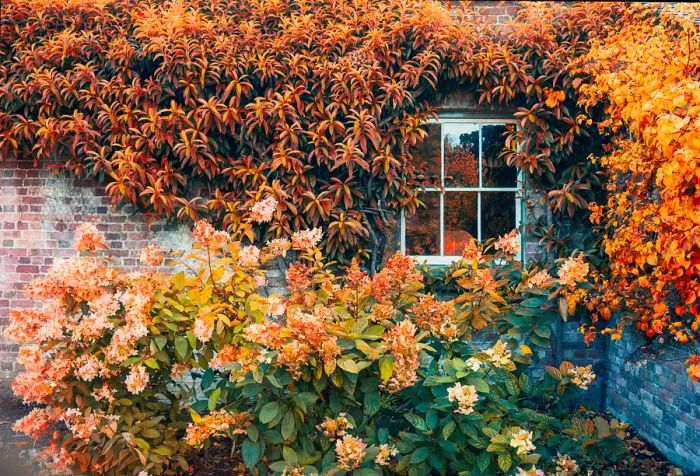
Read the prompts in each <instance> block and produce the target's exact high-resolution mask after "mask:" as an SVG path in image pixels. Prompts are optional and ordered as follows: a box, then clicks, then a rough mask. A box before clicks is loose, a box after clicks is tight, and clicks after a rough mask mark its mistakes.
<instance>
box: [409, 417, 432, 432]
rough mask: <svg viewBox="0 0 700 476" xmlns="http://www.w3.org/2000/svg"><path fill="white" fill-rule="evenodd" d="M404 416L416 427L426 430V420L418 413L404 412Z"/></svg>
mask: <svg viewBox="0 0 700 476" xmlns="http://www.w3.org/2000/svg"><path fill="white" fill-rule="evenodd" d="M404 418H405V419H406V420H408V422H409V423H410V424H411V425H413V426H414V427H416V429H418V430H421V431H426V430H427V429H428V427H427V426H426V424H425V420H423V419H422V418H421V417H419V416H418V415H414V414H412V413H406V414H404Z"/></svg>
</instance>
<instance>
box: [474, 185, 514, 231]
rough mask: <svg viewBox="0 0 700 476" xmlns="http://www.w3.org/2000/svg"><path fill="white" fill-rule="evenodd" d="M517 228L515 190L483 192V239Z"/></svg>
mask: <svg viewBox="0 0 700 476" xmlns="http://www.w3.org/2000/svg"><path fill="white" fill-rule="evenodd" d="M513 228H515V192H481V239H482V240H486V239H488V238H497V237H499V236H501V235H504V234H506V233H508V232H509V231H511V230H512V229H513Z"/></svg>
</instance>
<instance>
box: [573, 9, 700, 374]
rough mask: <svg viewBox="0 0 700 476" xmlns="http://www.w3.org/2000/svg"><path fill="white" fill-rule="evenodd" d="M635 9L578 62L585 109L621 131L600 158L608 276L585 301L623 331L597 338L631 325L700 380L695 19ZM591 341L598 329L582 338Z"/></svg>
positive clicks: (692, 14)
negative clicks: (680, 351) (674, 353)
mask: <svg viewBox="0 0 700 476" xmlns="http://www.w3.org/2000/svg"><path fill="white" fill-rule="evenodd" d="M683 8H684V9H683V10H679V9H678V8H677V7H674V8H667V9H664V10H662V11H660V12H656V11H654V10H650V9H647V8H638V9H635V10H633V11H631V12H630V15H631V18H630V21H627V22H625V26H624V28H622V29H620V30H619V31H617V32H616V33H615V34H613V35H610V36H609V37H607V38H606V39H605V41H602V42H599V43H597V44H596V45H595V46H594V47H593V48H592V50H591V51H590V52H589V53H588V55H587V56H586V57H584V58H582V59H581V61H580V66H581V69H582V70H584V71H587V72H588V73H590V74H591V79H590V81H589V82H587V84H586V85H585V86H583V87H582V91H584V93H585V94H584V98H585V100H584V102H583V103H584V104H585V105H586V106H593V105H598V104H601V103H604V104H605V105H606V112H607V117H606V119H605V120H604V121H603V122H601V123H600V127H601V128H608V129H609V130H611V131H612V132H616V131H618V130H626V131H628V132H629V136H627V137H626V138H625V137H624V136H623V138H621V139H619V141H617V142H616V143H615V147H614V150H613V151H612V152H611V153H610V154H608V155H605V156H604V157H602V158H601V159H600V163H601V164H602V165H603V166H604V167H605V169H606V171H607V174H608V176H609V181H608V184H607V187H606V188H607V192H608V199H607V202H604V203H603V204H602V205H593V206H592V210H593V213H592V214H591V221H592V222H593V223H594V224H596V225H599V227H600V231H601V233H602V235H603V244H602V246H603V250H604V251H605V254H606V255H607V256H608V258H609V269H607V270H605V271H607V272H606V273H604V274H601V275H600V276H599V279H598V280H597V283H596V287H595V288H594V290H593V291H592V292H591V295H590V296H589V299H588V307H589V309H590V310H591V311H593V320H594V322H595V321H598V320H599V319H600V320H602V321H607V320H609V319H610V317H611V314H612V313H611V309H612V310H621V311H624V313H623V314H624V315H623V319H622V322H621V323H619V324H616V325H615V326H613V327H606V328H604V329H603V332H604V333H606V334H611V335H612V336H613V338H614V339H618V338H619V337H620V333H621V332H622V328H623V327H624V326H625V325H626V324H632V325H633V326H634V327H636V329H638V330H639V331H641V332H642V333H643V335H644V336H645V337H646V339H647V342H648V343H655V344H659V343H663V342H664V341H675V342H678V343H682V344H689V345H691V347H690V348H691V349H694V350H691V352H694V353H695V354H696V355H694V356H692V357H690V358H689V359H688V360H687V362H686V365H687V368H688V373H689V375H690V377H691V378H692V379H693V380H698V379H700V355H697V354H699V353H700V352H698V347H697V337H698V335H699V330H700V314H699V313H698V297H699V294H700V278H699V277H700V162H699V161H698V156H699V155H700V82H698V81H699V80H700V60H699V59H698V55H697V52H698V51H699V50H700V29H699V28H698V25H697V24H696V23H695V21H694V20H695V18H697V17H698V14H699V13H700V10H699V9H698V8H697V7H695V6H689V5H685V6H684V7H683ZM586 332H587V333H588V334H589V336H588V338H589V339H591V338H593V337H594V336H595V333H596V328H595V327H594V326H591V327H590V328H589V329H587V330H586Z"/></svg>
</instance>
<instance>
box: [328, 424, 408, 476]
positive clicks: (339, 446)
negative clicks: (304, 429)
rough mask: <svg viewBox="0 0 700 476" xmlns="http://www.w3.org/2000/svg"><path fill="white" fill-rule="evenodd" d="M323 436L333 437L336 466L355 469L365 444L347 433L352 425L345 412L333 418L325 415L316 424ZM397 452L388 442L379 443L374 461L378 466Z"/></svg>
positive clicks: (365, 447) (363, 452)
mask: <svg viewBox="0 0 700 476" xmlns="http://www.w3.org/2000/svg"><path fill="white" fill-rule="evenodd" d="M316 428H317V429H318V430H319V431H320V432H322V433H323V436H325V437H327V438H330V439H335V440H336V441H335V454H336V460H337V462H338V467H339V468H341V469H344V470H346V471H352V470H354V469H357V468H358V467H359V466H360V464H362V461H363V460H364V458H365V456H366V454H367V451H366V450H367V444H366V443H365V442H364V441H363V440H362V438H357V437H354V436H352V435H350V434H348V433H347V430H352V429H353V428H354V425H353V424H352V423H351V422H350V420H348V418H347V416H346V415H345V413H340V414H339V415H338V416H337V417H335V418H330V417H325V418H324V420H323V422H321V423H320V424H318V425H316ZM396 454H398V452H397V450H396V448H394V447H393V446H392V445H389V444H386V443H384V444H381V445H379V452H378V454H377V456H375V458H374V462H375V463H376V464H378V465H380V466H385V465H388V464H389V460H390V459H391V457H392V456H395V455H396Z"/></svg>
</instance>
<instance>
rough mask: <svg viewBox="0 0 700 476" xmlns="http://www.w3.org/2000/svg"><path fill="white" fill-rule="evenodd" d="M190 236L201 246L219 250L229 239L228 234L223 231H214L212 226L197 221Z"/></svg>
mask: <svg viewBox="0 0 700 476" xmlns="http://www.w3.org/2000/svg"><path fill="white" fill-rule="evenodd" d="M192 235H193V236H194V239H195V241H196V242H197V243H199V244H200V245H203V246H210V247H212V248H221V247H222V246H224V245H225V244H226V243H227V242H228V240H229V239H230V237H229V235H228V233H226V232H224V231H216V230H215V229H214V227H213V226H211V225H210V224H209V223H207V222H206V221H205V220H199V221H198V222H197V223H195V225H194V230H193V231H192Z"/></svg>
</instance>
